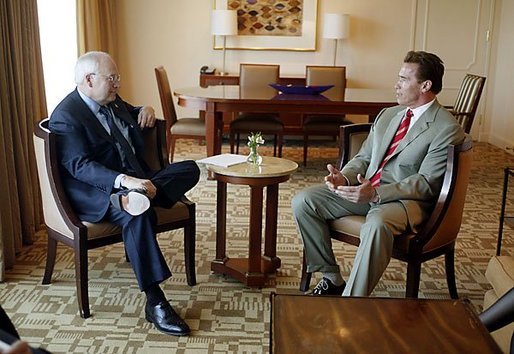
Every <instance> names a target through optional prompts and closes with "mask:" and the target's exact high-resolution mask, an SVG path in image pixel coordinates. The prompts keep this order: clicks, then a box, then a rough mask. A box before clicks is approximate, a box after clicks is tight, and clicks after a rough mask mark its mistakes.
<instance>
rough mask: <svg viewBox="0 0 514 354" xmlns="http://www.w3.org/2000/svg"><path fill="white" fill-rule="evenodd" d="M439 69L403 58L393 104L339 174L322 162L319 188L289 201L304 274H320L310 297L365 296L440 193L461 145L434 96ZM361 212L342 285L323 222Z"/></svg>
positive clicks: (458, 131)
mask: <svg viewBox="0 0 514 354" xmlns="http://www.w3.org/2000/svg"><path fill="white" fill-rule="evenodd" d="M443 74H444V65H443V62H442V61H441V59H440V58H439V57H437V56H436V55H434V54H432V53H427V52H422V51H418V52H414V51H411V52H409V53H407V55H406V57H405V59H404V62H403V65H402V67H401V69H400V73H399V79H398V82H397V83H396V85H395V90H396V97H397V101H398V104H399V106H395V107H391V108H387V109H384V110H383V111H382V112H380V114H379V115H378V116H377V118H376V120H375V122H374V123H373V126H372V128H371V132H370V134H369V136H368V138H367V139H366V141H365V142H364V143H363V146H362V147H361V149H360V151H359V153H358V154H357V155H356V156H355V157H354V158H353V159H352V160H351V161H349V162H348V164H346V165H345V166H344V167H343V169H342V170H341V171H339V170H338V169H336V168H335V167H333V166H332V165H328V166H327V169H328V175H327V176H326V177H325V185H317V186H312V187H308V188H306V189H304V190H302V191H301V192H299V193H298V194H297V195H296V196H295V197H294V198H293V201H292V208H293V214H294V217H295V220H296V223H297V226H298V229H299V231H300V233H301V236H302V239H303V243H304V247H305V255H306V260H307V271H308V272H322V274H323V278H322V280H321V281H320V282H319V283H318V285H317V286H316V287H315V288H314V290H313V292H312V293H313V294H314V295H341V294H342V295H343V296H368V295H369V294H371V292H372V291H373V289H374V287H375V286H376V284H377V283H378V281H379V279H380V277H381V276H382V274H383V272H384V270H385V269H386V267H387V265H388V264H389V261H390V259H391V254H392V248H393V239H394V236H395V235H399V234H401V233H403V232H405V231H406V230H414V231H416V230H418V228H419V226H420V225H421V224H422V223H423V222H424V221H425V220H426V219H427V217H428V215H429V213H430V211H431V209H432V207H433V205H434V202H435V198H437V195H438V193H439V191H440V189H441V185H442V181H443V177H444V171H445V168H446V153H447V147H448V145H449V144H458V143H461V142H462V141H463V140H464V132H463V130H462V128H461V126H460V125H459V124H458V122H457V121H456V120H455V118H454V117H453V116H452V115H451V114H450V113H449V112H448V111H447V110H446V109H445V108H444V107H442V106H441V105H440V104H439V102H438V101H437V99H436V95H437V94H438V93H439V92H440V91H441V89H442V79H443ZM346 215H365V216H366V222H365V223H364V224H363V226H362V228H361V231H360V239H361V243H360V246H359V248H358V250H357V254H356V255H355V260H354V264H353V268H352V271H351V273H350V276H349V278H348V283H345V281H344V280H343V278H342V276H341V274H340V270H339V265H338V264H337V262H336V259H335V257H334V253H333V251H332V243H331V239H330V234H329V226H328V221H330V220H333V219H337V218H339V217H342V216H346Z"/></svg>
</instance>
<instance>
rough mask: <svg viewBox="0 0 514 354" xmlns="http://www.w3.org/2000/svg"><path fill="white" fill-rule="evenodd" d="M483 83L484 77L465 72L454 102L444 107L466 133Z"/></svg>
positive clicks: (473, 115)
mask: <svg viewBox="0 0 514 354" xmlns="http://www.w3.org/2000/svg"><path fill="white" fill-rule="evenodd" d="M484 85H485V77H482V76H477V75H473V74H466V76H464V79H463V80H462V84H461V85H460V88H459V92H458V93H457V98H456V99H455V104H454V105H453V106H448V107H446V108H448V109H449V110H450V112H452V114H453V115H454V116H455V118H456V119H457V121H458V122H459V123H460V125H461V126H462V129H464V132H466V133H467V134H469V132H470V131H471V127H472V125H473V120H474V119H475V115H476V112H477V108H478V103H479V102H480V96H481V95H482V91H483V89H484Z"/></svg>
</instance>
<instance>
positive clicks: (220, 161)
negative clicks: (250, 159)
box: [196, 154, 246, 167]
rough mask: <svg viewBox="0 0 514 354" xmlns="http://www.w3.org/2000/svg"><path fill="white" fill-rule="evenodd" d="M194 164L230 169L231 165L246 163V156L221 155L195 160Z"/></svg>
mask: <svg viewBox="0 0 514 354" xmlns="http://www.w3.org/2000/svg"><path fill="white" fill-rule="evenodd" d="M196 162H198V163H205V164H208V165H214V166H220V167H230V166H232V165H237V164H238V163H243V162H246V156H245V155H236V154H221V155H214V156H210V157H206V158H204V159H200V160H196Z"/></svg>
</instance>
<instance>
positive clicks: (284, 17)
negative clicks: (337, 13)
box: [214, 0, 318, 52]
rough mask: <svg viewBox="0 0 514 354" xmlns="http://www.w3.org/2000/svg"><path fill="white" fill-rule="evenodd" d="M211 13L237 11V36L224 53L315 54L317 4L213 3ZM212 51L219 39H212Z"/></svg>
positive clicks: (313, 0) (281, 0)
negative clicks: (272, 51)
mask: <svg viewBox="0 0 514 354" xmlns="http://www.w3.org/2000/svg"><path fill="white" fill-rule="evenodd" d="M214 8H215V9H228V10H236V11H237V24H238V35H237V36H227V38H226V43H227V44H226V49H248V50H290V51H306V52H308V51H315V50H316V22H317V17H318V0H215V1H214ZM214 49H223V37H222V36H214Z"/></svg>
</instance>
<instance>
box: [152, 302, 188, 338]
mask: <svg viewBox="0 0 514 354" xmlns="http://www.w3.org/2000/svg"><path fill="white" fill-rule="evenodd" d="M145 317H146V320H147V321H148V322H152V323H153V324H154V325H155V328H157V329H158V330H159V331H161V332H163V333H166V334H171V335H172V336H187V335H188V334H189V333H191V329H189V326H188V325H187V323H185V322H184V320H183V319H182V318H180V316H179V315H178V314H177V313H176V312H175V310H173V307H171V305H170V303H169V302H168V301H161V302H160V303H159V304H157V305H155V306H153V307H152V306H149V305H148V302H147V303H146V306H145Z"/></svg>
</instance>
